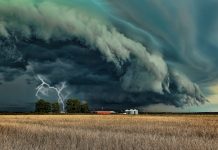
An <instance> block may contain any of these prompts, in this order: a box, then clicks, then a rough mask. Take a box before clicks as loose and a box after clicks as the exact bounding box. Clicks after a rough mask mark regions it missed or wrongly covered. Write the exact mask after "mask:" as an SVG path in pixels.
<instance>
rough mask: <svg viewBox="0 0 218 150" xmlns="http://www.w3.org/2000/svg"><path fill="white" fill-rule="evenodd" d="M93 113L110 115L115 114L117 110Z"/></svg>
mask: <svg viewBox="0 0 218 150" xmlns="http://www.w3.org/2000/svg"><path fill="white" fill-rule="evenodd" d="M93 113H95V114H98V115H110V114H115V113H116V112H115V111H103V110H102V111H94V112H93Z"/></svg>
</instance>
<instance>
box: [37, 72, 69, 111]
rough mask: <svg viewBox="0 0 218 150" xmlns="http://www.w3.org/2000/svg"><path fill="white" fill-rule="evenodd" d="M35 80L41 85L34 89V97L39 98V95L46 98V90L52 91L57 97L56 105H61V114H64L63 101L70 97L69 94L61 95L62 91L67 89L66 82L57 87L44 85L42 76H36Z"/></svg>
mask: <svg viewBox="0 0 218 150" xmlns="http://www.w3.org/2000/svg"><path fill="white" fill-rule="evenodd" d="M37 78H38V79H39V80H40V81H41V84H40V85H39V86H38V87H37V88H36V90H37V92H36V97H38V98H40V96H39V94H42V95H46V96H48V90H49V89H50V90H54V91H55V92H56V93H57V96H58V103H59V104H61V105H62V112H65V103H64V101H65V100H66V99H67V98H68V96H69V95H70V93H69V92H67V93H66V94H63V90H64V89H65V88H66V87H67V86H66V82H61V83H60V85H59V86H51V85H50V84H48V83H46V82H45V80H44V79H43V77H42V76H40V75H38V76H37Z"/></svg>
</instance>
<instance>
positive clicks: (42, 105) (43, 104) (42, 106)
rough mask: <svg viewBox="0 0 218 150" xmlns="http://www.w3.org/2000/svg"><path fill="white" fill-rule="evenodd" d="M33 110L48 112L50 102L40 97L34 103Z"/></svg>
mask: <svg viewBox="0 0 218 150" xmlns="http://www.w3.org/2000/svg"><path fill="white" fill-rule="evenodd" d="M35 112H37V113H49V112H51V104H50V103H49V102H47V101H45V100H43V99H40V100H38V101H37V102H36V104H35Z"/></svg>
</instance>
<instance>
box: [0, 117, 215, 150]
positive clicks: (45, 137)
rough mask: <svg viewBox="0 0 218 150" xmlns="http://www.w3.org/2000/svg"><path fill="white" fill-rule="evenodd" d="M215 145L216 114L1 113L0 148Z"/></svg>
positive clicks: (199, 148) (202, 148)
mask: <svg viewBox="0 0 218 150" xmlns="http://www.w3.org/2000/svg"><path fill="white" fill-rule="evenodd" d="M217 148H218V116H150V115H142V116H124V115H114V116H98V115H69V116H68V115H62V116H61V115H60V116H59V115H46V116H30V115H27V116H20V115H19V116H0V149H1V150H12V149H13V150H15V149H16V150H30V149H46V150H56V149H64V150H74V149H81V150H86V149H90V150H107V149H108V150H111V149H114V150H129V149H130V150H132V149H134V150H138V149H139V150H140V149H142V150H144V149H161V150H163V149H165V150H168V149H171V150H175V149H178V150H179V149H187V150H188V149H192V150H206V149H210V150H212V149H214V150H215V149H217Z"/></svg>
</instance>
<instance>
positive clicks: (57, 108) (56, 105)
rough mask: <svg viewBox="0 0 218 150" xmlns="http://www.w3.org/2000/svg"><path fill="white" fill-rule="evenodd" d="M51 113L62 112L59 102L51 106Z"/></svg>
mask: <svg viewBox="0 0 218 150" xmlns="http://www.w3.org/2000/svg"><path fill="white" fill-rule="evenodd" d="M51 111H52V112H53V113H59V112H60V105H59V103H58V102H56V103H52V104H51Z"/></svg>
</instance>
